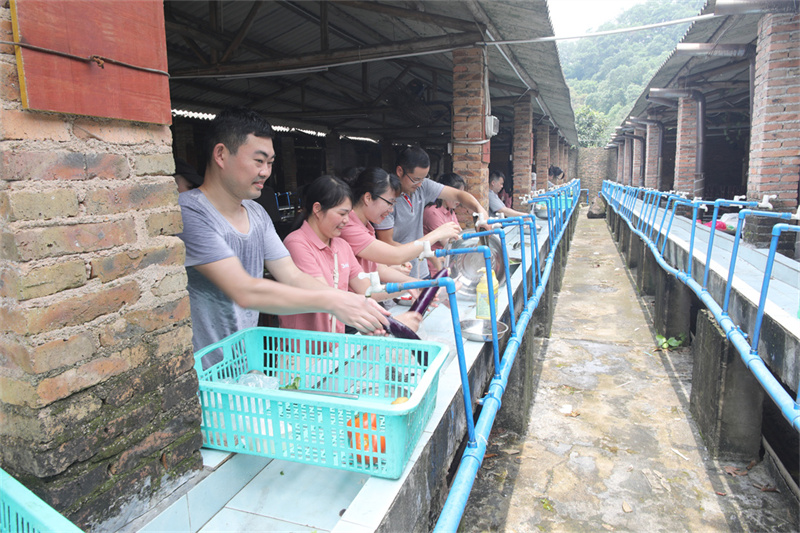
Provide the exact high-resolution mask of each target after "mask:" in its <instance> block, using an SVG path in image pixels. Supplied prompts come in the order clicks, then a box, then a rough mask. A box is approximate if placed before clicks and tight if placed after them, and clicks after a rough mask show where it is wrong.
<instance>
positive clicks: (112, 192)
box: [83, 182, 178, 215]
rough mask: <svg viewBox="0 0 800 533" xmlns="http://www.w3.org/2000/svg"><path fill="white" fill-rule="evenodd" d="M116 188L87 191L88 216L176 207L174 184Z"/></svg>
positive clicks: (85, 200)
mask: <svg viewBox="0 0 800 533" xmlns="http://www.w3.org/2000/svg"><path fill="white" fill-rule="evenodd" d="M119 183H120V185H118V186H115V187H102V188H97V189H91V190H88V191H86V195H85V197H84V199H83V206H84V208H85V209H86V214H87V215H109V214H117V213H127V212H130V211H134V210H136V211H140V210H147V209H155V208H159V207H167V206H174V205H176V204H177V203H178V192H177V189H176V188H175V185H174V183H128V182H119Z"/></svg>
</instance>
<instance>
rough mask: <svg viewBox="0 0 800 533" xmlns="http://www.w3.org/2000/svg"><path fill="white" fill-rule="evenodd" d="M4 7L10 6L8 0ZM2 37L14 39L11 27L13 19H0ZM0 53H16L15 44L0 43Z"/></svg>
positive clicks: (8, 39)
mask: <svg viewBox="0 0 800 533" xmlns="http://www.w3.org/2000/svg"><path fill="white" fill-rule="evenodd" d="M2 7H4V8H5V7H8V2H7V1H6V0H4V1H3V2H2ZM0 38H2V40H3V41H7V42H12V41H14V32H13V31H12V28H11V20H0ZM0 54H6V55H11V56H13V55H14V46H13V45H10V44H0Z"/></svg>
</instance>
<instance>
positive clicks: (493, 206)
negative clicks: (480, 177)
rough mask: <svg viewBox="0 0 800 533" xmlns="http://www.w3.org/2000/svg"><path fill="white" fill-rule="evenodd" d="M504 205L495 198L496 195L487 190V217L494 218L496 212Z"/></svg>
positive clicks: (498, 198)
mask: <svg viewBox="0 0 800 533" xmlns="http://www.w3.org/2000/svg"><path fill="white" fill-rule="evenodd" d="M505 206H506V204H504V203H503V200H501V199H500V197H499V196H497V193H496V192H494V191H492V190H489V215H490V216H496V215H497V213H498V211H500V210H501V209H503V208H504V207H505Z"/></svg>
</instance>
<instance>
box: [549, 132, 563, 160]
mask: <svg viewBox="0 0 800 533" xmlns="http://www.w3.org/2000/svg"><path fill="white" fill-rule="evenodd" d="M559 147H560V145H559V143H558V131H556V130H551V131H550V164H551V165H555V166H557V167H560V166H561V153H560V152H559Z"/></svg>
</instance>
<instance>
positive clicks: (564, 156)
mask: <svg viewBox="0 0 800 533" xmlns="http://www.w3.org/2000/svg"><path fill="white" fill-rule="evenodd" d="M561 150H562V151H561V169H562V170H563V171H564V179H566V180H569V179H572V177H571V176H569V144H567V141H564V142H563V144H562V145H561Z"/></svg>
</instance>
